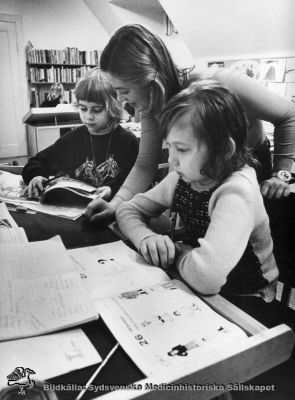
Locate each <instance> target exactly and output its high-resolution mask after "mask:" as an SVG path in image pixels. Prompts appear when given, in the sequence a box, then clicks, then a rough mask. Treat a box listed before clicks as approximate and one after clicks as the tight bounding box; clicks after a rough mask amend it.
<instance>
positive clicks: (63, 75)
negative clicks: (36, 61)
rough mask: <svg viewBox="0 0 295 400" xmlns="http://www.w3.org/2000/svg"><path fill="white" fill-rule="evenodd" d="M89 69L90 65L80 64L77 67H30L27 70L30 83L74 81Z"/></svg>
mask: <svg viewBox="0 0 295 400" xmlns="http://www.w3.org/2000/svg"><path fill="white" fill-rule="evenodd" d="M90 69H91V67H90V66H86V65H84V66H82V67H77V68H67V67H50V68H38V67H31V68H29V71H28V79H29V82H31V83H39V82H49V83H51V82H52V83H53V82H66V83H76V82H77V80H78V79H79V78H81V76H83V75H84V74H85V73H86V72H87V71H89V70H90Z"/></svg>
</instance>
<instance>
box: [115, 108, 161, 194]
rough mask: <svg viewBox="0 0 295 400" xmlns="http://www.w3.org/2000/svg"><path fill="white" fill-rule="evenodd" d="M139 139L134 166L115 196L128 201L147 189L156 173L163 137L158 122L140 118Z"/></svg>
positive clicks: (153, 119)
mask: <svg viewBox="0 0 295 400" xmlns="http://www.w3.org/2000/svg"><path fill="white" fill-rule="evenodd" d="M141 129H142V132H141V138H140V144H139V153H138V156H137V159H136V161H135V164H134V166H133V168H132V170H131V171H130V173H129V175H128V177H127V178H126V180H125V182H124V183H123V185H122V186H121V189H120V190H119V191H118V193H117V195H118V196H120V197H121V198H122V199H124V200H130V199H131V198H132V197H133V196H134V195H135V194H137V193H143V192H145V191H146V190H148V189H149V187H150V186H151V184H152V182H153V179H154V177H155V175H156V173H157V168H158V164H159V160H160V156H161V150H162V143H163V135H162V133H161V132H160V127H159V123H158V121H157V120H156V119H155V118H153V117H152V116H149V115H147V114H144V113H143V114H142V116H141Z"/></svg>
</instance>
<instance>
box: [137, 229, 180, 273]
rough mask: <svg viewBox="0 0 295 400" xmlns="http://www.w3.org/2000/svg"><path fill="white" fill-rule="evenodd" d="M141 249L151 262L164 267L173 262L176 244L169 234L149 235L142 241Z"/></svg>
mask: <svg viewBox="0 0 295 400" xmlns="http://www.w3.org/2000/svg"><path fill="white" fill-rule="evenodd" d="M139 250H140V252H141V254H142V255H143V257H144V259H145V260H146V261H147V262H148V263H149V264H152V265H155V266H157V267H161V268H163V269H167V268H168V267H169V266H170V265H172V264H173V261H174V257H175V246H174V243H173V242H172V240H171V239H170V238H169V237H168V236H164V235H153V236H149V237H147V238H145V239H143V240H142V241H141V242H140V245H139Z"/></svg>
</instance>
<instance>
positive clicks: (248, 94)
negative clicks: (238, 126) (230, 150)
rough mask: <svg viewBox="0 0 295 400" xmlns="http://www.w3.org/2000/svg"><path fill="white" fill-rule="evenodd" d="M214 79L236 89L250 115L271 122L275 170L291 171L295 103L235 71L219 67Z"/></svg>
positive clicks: (294, 152) (294, 129) (294, 136)
mask: <svg viewBox="0 0 295 400" xmlns="http://www.w3.org/2000/svg"><path fill="white" fill-rule="evenodd" d="M213 79H216V80H218V81H220V82H222V83H223V84H225V85H227V86H228V87H229V88H231V89H232V90H234V91H235V92H236V94H237V95H238V97H239V99H240V100H241V102H242V104H243V105H244V108H245V110H246V112H247V114H248V115H249V116H250V118H251V117H252V118H256V119H261V120H264V121H269V122H271V123H272V124H273V125H274V170H275V171H278V170H280V169H287V170H289V171H290V170H291V168H292V164H293V159H294V154H295V105H294V104H293V103H292V102H290V101H288V100H287V99H285V98H283V97H280V96H278V95H276V94H275V93H273V92H271V91H270V90H269V89H267V88H266V87H265V86H263V85H262V84H260V83H258V82H257V81H256V80H255V79H252V78H249V77H247V76H245V75H242V74H240V73H238V72H233V71H229V70H227V69H225V70H222V69H220V70H217V72H215V74H214V75H213ZM254 133H255V132H254ZM250 139H251V138H250Z"/></svg>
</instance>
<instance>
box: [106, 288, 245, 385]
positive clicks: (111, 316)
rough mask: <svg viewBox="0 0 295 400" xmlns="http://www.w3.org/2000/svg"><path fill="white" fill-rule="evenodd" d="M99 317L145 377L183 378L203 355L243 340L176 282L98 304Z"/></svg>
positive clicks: (236, 330) (239, 331)
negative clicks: (176, 374) (172, 374)
mask: <svg viewBox="0 0 295 400" xmlns="http://www.w3.org/2000/svg"><path fill="white" fill-rule="evenodd" d="M100 315H101V317H102V318H103V320H104V321H105V323H106V324H107V326H108V327H109V329H110V330H111V332H112V334H113V335H114V336H115V337H116V339H117V340H118V342H119V343H120V344H121V346H122V347H123V348H124V350H125V351H126V353H127V354H128V355H129V356H130V357H131V359H132V360H133V361H134V362H135V364H136V365H137V366H138V368H140V369H141V371H142V372H143V373H144V374H145V375H146V376H147V377H150V376H152V375H156V374H164V373H166V372H171V371H172V370H173V371H179V373H180V374H184V372H185V371H186V370H187V371H189V370H190V369H191V368H192V366H194V365H196V363H198V362H199V360H200V359H201V358H202V356H204V355H206V354H207V353H208V352H214V351H217V350H218V348H219V347H220V346H226V345H229V344H230V342H231V341H237V340H241V341H244V340H246V339H247V336H246V334H245V333H244V331H243V330H242V329H240V328H239V327H238V326H236V325H234V324H232V323H231V322H229V321H227V320H226V319H225V318H223V317H221V316H220V315H219V314H218V313H216V312H215V311H213V310H212V309H211V308H210V307H209V306H207V305H206V304H205V303H204V302H203V301H202V300H201V299H200V298H199V297H197V296H196V295H194V294H193V293H192V292H191V291H190V290H189V289H188V288H187V286H185V285H184V284H183V283H181V282H179V281H177V280H171V281H170V282H166V283H164V284H160V285H154V286H146V287H142V286H141V287H139V288H138V289H136V288H134V289H133V290H131V291H128V292H124V293H121V294H118V295H116V296H113V297H111V298H108V299H102V300H101V307H100Z"/></svg>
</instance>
